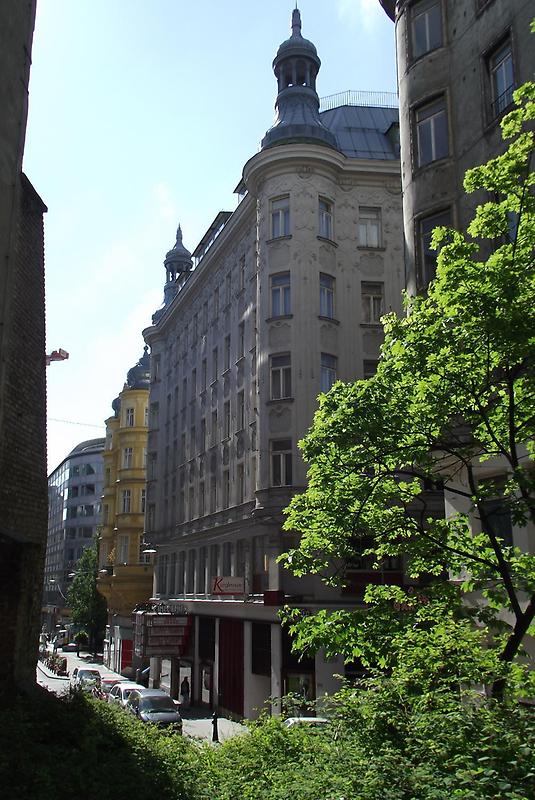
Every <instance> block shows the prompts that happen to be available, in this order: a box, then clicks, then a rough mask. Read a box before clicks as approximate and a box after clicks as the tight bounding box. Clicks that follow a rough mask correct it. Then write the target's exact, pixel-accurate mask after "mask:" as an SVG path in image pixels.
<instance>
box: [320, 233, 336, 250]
mask: <svg viewBox="0 0 535 800" xmlns="http://www.w3.org/2000/svg"><path fill="white" fill-rule="evenodd" d="M316 238H317V239H319V241H320V242H327V244H332V246H333V247H338V244H337V243H336V242H335V241H334V239H329V237H328V236H321V235H320V234H319V233H318V235H317V237H316Z"/></svg>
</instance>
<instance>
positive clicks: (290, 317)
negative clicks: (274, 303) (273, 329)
mask: <svg viewBox="0 0 535 800" xmlns="http://www.w3.org/2000/svg"><path fill="white" fill-rule="evenodd" d="M293 316H294V315H293V314H281V315H280V317H268V318H267V319H266V322H277V320H279V319H293Z"/></svg>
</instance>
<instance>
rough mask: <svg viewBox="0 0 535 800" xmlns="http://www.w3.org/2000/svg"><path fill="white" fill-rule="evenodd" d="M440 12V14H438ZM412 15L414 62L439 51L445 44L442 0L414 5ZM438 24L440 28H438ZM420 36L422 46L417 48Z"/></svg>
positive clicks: (430, 0) (432, 0)
mask: <svg viewBox="0 0 535 800" xmlns="http://www.w3.org/2000/svg"><path fill="white" fill-rule="evenodd" d="M437 11H438V13H437ZM410 14H411V51H412V52H411V55H412V58H413V60H416V59H417V58H420V57H421V56H424V55H425V54H426V53H430V52H432V51H433V50H437V49H438V48H439V47H442V44H443V22H442V2H441V0H421V1H420V2H419V3H414V5H413V6H412V7H411V10H410ZM437 22H438V28H437ZM418 35H420V36H421V39H422V41H421V44H420V46H418V47H417V39H418Z"/></svg>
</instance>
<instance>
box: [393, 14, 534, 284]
mask: <svg viewBox="0 0 535 800" xmlns="http://www.w3.org/2000/svg"><path fill="white" fill-rule="evenodd" d="M380 2H381V5H382V6H383V8H384V9H385V11H386V12H387V14H388V15H389V16H390V18H391V19H392V20H395V23H396V48H397V64H398V82H399V102H400V108H401V109H402V114H401V117H400V139H401V177H402V185H403V217H404V226H405V245H406V254H407V288H408V290H409V291H410V292H412V293H414V292H417V291H420V290H421V289H423V288H425V286H426V285H427V284H428V283H429V281H430V280H432V278H433V277H434V275H435V268H436V253H435V252H434V251H432V250H431V249H430V240H431V231H432V230H433V228H434V227H436V226H437V225H451V226H452V227H455V228H458V229H459V230H464V229H466V227H467V225H468V223H469V221H470V220H471V219H472V217H473V214H474V210H475V207H476V205H477V204H478V203H479V202H481V200H482V199H483V198H482V196H477V195H466V194H465V193H464V189H463V178H464V174H465V172H466V170H467V169H469V168H471V167H475V166H477V165H478V164H483V163H485V162H486V161H488V160H489V159H490V158H492V157H493V156H495V155H498V154H499V153H501V152H503V149H504V144H503V142H502V138H501V129H500V125H499V123H500V120H501V118H502V117H503V115H504V114H505V113H507V111H510V110H511V108H512V102H513V91H514V90H515V89H516V88H517V87H518V86H520V85H521V84H522V83H524V82H525V81H528V80H533V75H534V72H535V46H534V44H533V35H532V34H531V33H530V22H531V19H532V18H533V4H532V3H531V2H529V0H466V2H464V3H451V2H446V0H413V2H410V1H408V0H397V2H395V0H380Z"/></svg>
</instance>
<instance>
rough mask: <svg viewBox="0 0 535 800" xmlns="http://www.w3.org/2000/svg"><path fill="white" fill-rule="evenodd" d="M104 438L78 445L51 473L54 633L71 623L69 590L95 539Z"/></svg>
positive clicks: (48, 606) (49, 582) (49, 575)
mask: <svg viewBox="0 0 535 800" xmlns="http://www.w3.org/2000/svg"><path fill="white" fill-rule="evenodd" d="M103 450H104V439H89V440H87V441H85V442H80V444H77V445H76V447H75V448H73V450H71V452H70V453H69V455H68V456H67V457H66V458H65V459H64V460H63V461H62V462H61V464H58V466H57V467H56V469H55V470H54V471H53V472H52V473H51V474H50V475H49V477H48V537H47V542H46V557H45V577H44V585H43V625H46V628H47V630H48V631H50V632H53V631H54V629H55V627H56V626H57V625H62V626H63V625H64V624H65V623H67V622H68V621H69V616H70V614H69V609H68V607H67V604H66V599H65V598H66V594H67V589H68V587H69V584H70V582H71V578H72V575H73V573H74V572H75V571H76V563H77V561H78V559H79V558H80V557H81V555H82V553H83V552H84V550H85V548H86V547H89V546H90V545H93V544H94V543H95V537H96V535H97V527H98V525H99V523H100V498H101V495H102V481H103V460H102V454H103Z"/></svg>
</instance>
